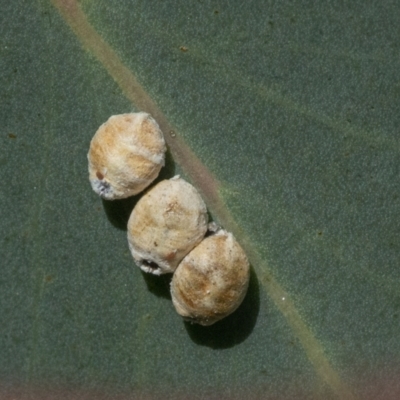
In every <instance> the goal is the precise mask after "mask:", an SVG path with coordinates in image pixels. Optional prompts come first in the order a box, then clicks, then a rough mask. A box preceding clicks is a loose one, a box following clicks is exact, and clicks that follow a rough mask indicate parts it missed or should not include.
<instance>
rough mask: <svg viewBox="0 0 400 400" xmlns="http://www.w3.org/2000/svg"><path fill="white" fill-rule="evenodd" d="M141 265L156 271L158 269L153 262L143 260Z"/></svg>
mask: <svg viewBox="0 0 400 400" xmlns="http://www.w3.org/2000/svg"><path fill="white" fill-rule="evenodd" d="M142 264H143V265H144V266H145V267H149V268H151V269H158V268H159V266H158V265H157V264H156V263H155V262H154V261H150V260H143V261H142Z"/></svg>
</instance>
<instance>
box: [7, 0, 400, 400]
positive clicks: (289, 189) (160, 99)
mask: <svg viewBox="0 0 400 400" xmlns="http://www.w3.org/2000/svg"><path fill="white" fill-rule="evenodd" d="M399 12H400V6H399V5H398V4H397V3H395V2H381V3H377V2H372V1H363V2H361V1H355V2H351V3H350V4H340V3H337V4H336V3H335V4H333V3H331V2H325V3H324V2H322V3H318V4H317V3H313V2H306V1H302V2H296V3H293V4H291V3H287V2H277V3H275V2H270V1H268V2H263V1H260V0H253V1H249V2H239V1H230V2H227V1H222V2H212V1H205V0H204V1H190V2H181V3H179V4H178V3H176V2H170V1H164V2H154V3H153V2H140V1H126V2H113V3H111V2H106V1H103V0H101V1H96V2H93V1H88V0H87V1H81V2H77V1H75V0H52V1H51V2H48V1H44V0H41V1H39V2H36V3H32V2H27V1H19V2H13V3H11V2H10V4H7V5H3V10H2V15H1V24H0V29H1V36H0V37H1V42H0V46H1V47H0V52H1V60H2V63H1V64H0V68H1V73H0V79H1V85H0V91H1V98H2V99H3V102H2V108H1V111H0V112H1V117H2V121H3V130H2V135H1V149H2V151H1V155H0V168H1V172H2V177H3V190H2V191H1V192H0V198H1V203H2V205H3V218H2V223H1V230H0V232H1V233H0V240H1V246H0V249H1V250H0V251H1V259H2V266H3V268H2V275H1V278H0V285H1V286H0V287H1V289H0V307H1V308H0V354H2V357H0V393H1V395H2V397H6V398H8V397H10V398H11V397H12V396H13V397H14V398H18V399H19V398H21V399H25V398H40V399H43V398H54V397H60V398H62V397H64V398H88V399H98V398H123V399H125V398H171V399H176V398H189V397H190V398H207V399H213V398H215V399H217V398H218V399H220V398H229V399H232V398H265V399H293V398H296V399H303V398H304V399H385V400H386V399H397V398H398V397H399V396H400V385H399V383H398V374H399V370H400V369H399V367H400V362H399V361H400V340H399V332H400V329H399V328H400V323H399V308H400V291H399V287H400V285H399V283H400V273H399V268H398V260H399V253H400V252H399V250H400V247H399V243H400V242H399V233H400V228H399V226H400V225H399V223H398V220H399V215H400V202H399V193H400V183H399V178H398V177H399V169H400V168H399V166H400V156H399V148H400V146H399V139H398V126H399V123H400V120H399V118H400V112H399V111H400V109H399V104H400V101H399V100H400V86H399V79H398V71H399V64H400V58H399V54H400V52H399V50H400V49H399V43H400V40H399V39H400V38H399V36H400V33H399V31H398V24H397V19H398V18H397V16H398V15H399ZM132 110H145V111H148V112H150V113H151V114H152V115H153V116H154V117H155V118H156V120H157V121H158V122H159V123H160V126H161V127H162V129H163V131H164V133H165V135H166V139H167V142H168V146H169V150H170V153H169V154H168V162H167V168H166V169H165V170H164V171H163V173H162V175H161V177H160V179H162V178H168V177H171V176H173V175H174V174H175V173H179V174H182V175H184V176H185V177H186V178H187V179H189V180H190V181H191V182H192V183H193V184H194V185H195V186H196V187H197V188H198V189H199V190H200V191H201V192H202V194H203V196H204V198H205V200H206V203H207V205H208V207H209V209H210V212H211V214H212V217H213V218H214V219H215V220H217V221H218V222H220V223H221V224H222V225H223V226H224V227H225V228H227V229H229V230H231V231H232V232H233V233H234V235H235V236H236V237H237V239H238V240H239V241H240V243H241V244H242V245H243V247H244V248H245V249H246V252H247V254H248V256H249V258H250V261H251V263H252V268H253V274H252V281H251V285H250V290H249V293H248V296H247V297H246V299H245V301H244V303H243V305H242V306H241V307H240V308H239V310H238V311H237V312H236V313H234V314H233V315H231V316H230V317H228V318H227V319H226V320H223V321H221V322H219V323H217V324H216V325H214V326H211V327H209V328H203V327H198V326H191V325H188V324H186V323H184V322H183V321H182V320H181V319H180V317H179V316H178V315H177V314H176V313H175V311H174V309H173V306H172V304H171V301H170V297H169V287H168V285H169V282H168V278H160V279H156V278H154V277H149V276H145V275H143V274H142V273H141V272H140V270H139V269H138V268H137V267H135V266H134V264H133V261H132V258H131V255H130V253H129V249H128V246H127V243H126V231H125V229H126V220H127V217H128V216H129V213H130V210H131V209H132V207H133V206H134V203H135V201H136V199H129V200H127V201H118V202H113V203H109V202H102V201H101V200H100V199H99V198H98V197H96V195H95V194H94V193H93V192H92V191H91V189H90V185H89V183H88V179H87V160H86V153H87V150H88V147H89V142H90V139H91V137H92V136H93V134H94V132H95V131H96V129H97V128H98V126H99V125H100V124H101V123H103V122H104V121H105V120H107V119H108V117H109V116H110V115H112V114H119V113H123V112H129V111H132Z"/></svg>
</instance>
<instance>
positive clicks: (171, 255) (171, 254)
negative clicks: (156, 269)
mask: <svg viewBox="0 0 400 400" xmlns="http://www.w3.org/2000/svg"><path fill="white" fill-rule="evenodd" d="M175 255H176V251H173V252H171V253H169V254H167V256H166V257H165V259H166V260H167V261H172V260H173V259H174V257H175Z"/></svg>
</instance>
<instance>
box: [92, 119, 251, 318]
mask: <svg viewBox="0 0 400 400" xmlns="http://www.w3.org/2000/svg"><path fill="white" fill-rule="evenodd" d="M165 152H166V145H165V141H164V137H163V134H162V132H161V130H160V128H159V126H158V124H157V122H156V121H155V120H154V119H153V118H152V117H151V116H150V115H149V114H147V113H144V112H139V113H130V114H121V115H114V116H112V117H110V118H109V120H108V121H107V122H105V123H104V124H103V125H101V126H100V128H99V129H98V131H97V132H96V134H95V135H94V137H93V139H92V141H91V143H90V149H89V153H88V160H89V179H90V182H91V185H92V188H93V190H94V191H95V192H96V193H97V194H99V195H100V196H101V197H102V198H104V199H107V200H114V199H122V198H126V197H129V196H132V195H136V194H138V193H140V192H141V191H143V190H144V189H146V188H147V187H148V186H150V184H151V183H152V182H153V181H154V179H155V178H156V177H157V176H158V174H159V172H160V170H161V168H162V167H163V166H164V164H165ZM128 244H129V248H130V251H131V253H132V256H133V259H134V261H135V263H136V265H137V266H139V267H140V268H141V269H142V270H143V271H144V272H147V273H151V274H154V275H162V274H166V273H172V274H173V276H172V280H171V296H172V302H173V304H174V307H175V309H176V311H177V313H178V314H180V315H181V316H182V317H183V318H184V319H185V320H188V321H191V322H193V323H198V324H200V325H211V324H213V323H215V322H217V321H219V320H220V319H222V318H224V317H226V316H228V315H229V314H231V313H232V312H234V311H235V310H236V309H237V308H238V307H239V305H240V304H241V302H242V300H243V298H244V296H245V294H246V292H247V288H248V284H249V278H250V268H249V263H248V260H247V257H246V255H245V253H244V251H243V249H242V248H241V247H240V245H239V243H238V242H237V241H236V239H235V238H234V237H233V235H232V234H231V233H229V232H226V231H225V230H223V229H220V228H218V227H216V226H215V224H213V223H211V224H209V223H208V215H207V208H206V205H205V204H204V201H203V199H202V198H201V196H200V194H199V193H198V191H197V190H196V189H195V188H194V187H193V186H192V185H191V184H190V183H188V182H186V181H185V180H183V179H181V178H180V177H179V176H175V177H173V178H171V179H166V180H163V181H161V182H159V183H158V184H156V185H155V186H153V187H150V188H149V189H147V191H146V192H145V193H144V194H143V196H142V197H141V198H140V200H139V201H138V202H137V204H136V206H135V207H134V209H133V211H132V213H131V215H130V218H129V221H128Z"/></svg>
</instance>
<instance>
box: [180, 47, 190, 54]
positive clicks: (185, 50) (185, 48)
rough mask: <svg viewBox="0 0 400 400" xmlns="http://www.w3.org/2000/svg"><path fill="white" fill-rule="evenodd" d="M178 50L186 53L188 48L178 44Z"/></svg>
mask: <svg viewBox="0 0 400 400" xmlns="http://www.w3.org/2000/svg"><path fill="white" fill-rule="evenodd" d="M179 50H180V51H182V52H184V53H186V52H187V51H188V50H189V49H188V48H187V47H186V46H180V47H179Z"/></svg>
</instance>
